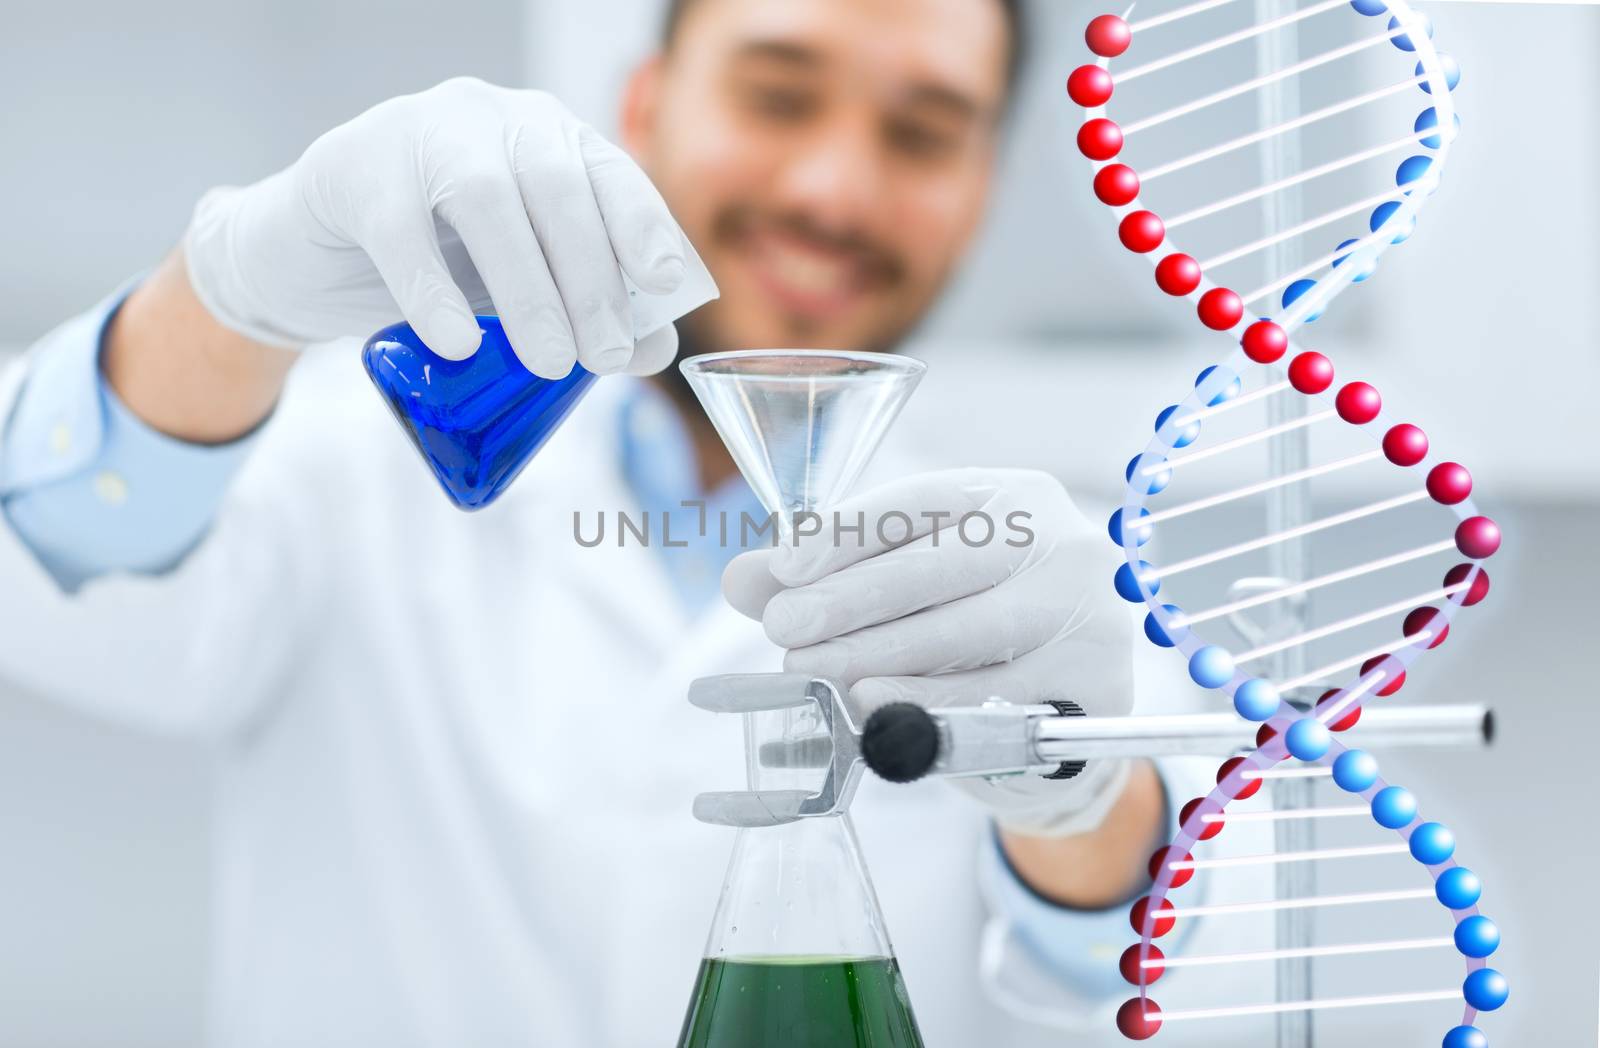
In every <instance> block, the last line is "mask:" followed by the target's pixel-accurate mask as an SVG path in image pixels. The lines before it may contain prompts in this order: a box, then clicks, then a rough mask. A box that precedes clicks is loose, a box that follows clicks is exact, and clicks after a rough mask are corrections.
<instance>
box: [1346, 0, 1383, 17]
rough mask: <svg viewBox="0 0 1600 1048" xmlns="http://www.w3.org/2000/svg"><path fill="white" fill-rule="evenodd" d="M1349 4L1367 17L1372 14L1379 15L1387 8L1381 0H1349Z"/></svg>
mask: <svg viewBox="0 0 1600 1048" xmlns="http://www.w3.org/2000/svg"><path fill="white" fill-rule="evenodd" d="M1350 6H1351V7H1353V8H1355V9H1356V10H1357V11H1359V12H1360V13H1361V14H1364V15H1366V16H1367V17H1368V18H1371V17H1372V16H1373V15H1381V14H1383V13H1384V12H1385V11H1387V10H1389V5H1388V4H1386V3H1384V2H1383V0H1350Z"/></svg>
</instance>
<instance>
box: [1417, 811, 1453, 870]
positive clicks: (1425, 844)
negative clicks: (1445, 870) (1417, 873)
mask: <svg viewBox="0 0 1600 1048" xmlns="http://www.w3.org/2000/svg"><path fill="white" fill-rule="evenodd" d="M1410 843H1411V857H1412V858H1413V859H1415V860H1417V861H1418V862H1420V863H1422V865H1424V866H1437V865H1439V864H1440V863H1441V862H1444V861H1445V860H1446V859H1448V858H1450V856H1452V855H1454V854H1455V853H1456V835H1455V834H1453V833H1451V832H1450V828H1449V827H1448V826H1446V825H1444V824H1443V823H1440V822H1425V823H1423V824H1422V825H1421V826H1418V827H1417V828H1416V829H1415V830H1412V831H1411V842H1410Z"/></svg>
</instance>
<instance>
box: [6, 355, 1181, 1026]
mask: <svg viewBox="0 0 1600 1048" xmlns="http://www.w3.org/2000/svg"><path fill="white" fill-rule="evenodd" d="M19 377H20V376H19V371H18V369H16V368H13V369H12V370H11V372H10V373H9V374H8V375H6V376H5V378H4V379H3V380H0V418H3V417H5V416H6V415H8V414H9V412H10V407H11V404H12V401H13V399H14V397H15V393H16V388H17V386H18V380H19ZM624 381H625V380H606V381H602V382H600V383H599V384H598V386H597V387H596V390H595V391H594V393H593V394H592V395H591V396H590V398H589V400H588V401H586V403H585V404H584V405H583V406H582V407H581V408H580V409H579V410H578V411H577V412H576V413H575V414H574V416H573V417H572V418H571V420H569V423H568V424H567V426H566V427H565V428H564V429H563V430H562V431H561V432H560V433H558V434H557V435H556V437H555V438H554V439H553V440H552V441H551V442H550V444H549V445H548V446H547V447H546V449H545V450H544V451H543V452H542V453H541V455H540V456H539V457H538V458H537V459H536V460H535V462H534V463H533V464H532V465H531V466H530V467H529V469H528V470H527V471H526V473H524V475H523V476H522V477H521V478H520V479H519V480H518V482H517V483H516V484H515V485H513V486H512V488H511V489H510V491H509V492H508V493H507V494H506V495H505V496H504V498H502V499H501V501H500V502H499V503H498V504H497V505H495V506H494V507H491V508H490V509H488V510H487V511H484V512H482V513H478V514H472V515H468V514H463V513H461V512H460V511H458V510H456V509H455V508H454V507H453V506H451V505H450V504H449V503H448V502H447V501H446V499H445V498H444V497H443V495H442V494H441V493H440V492H438V491H437V490H436V489H435V488H434V481H433V479H432V478H431V477H430V476H429V475H428V473H427V472H426V470H425V469H424V467H423V466H422V465H421V463H419V462H418V461H417V460H416V457H415V453H414V452H413V451H412V449H411V448H410V447H409V446H407V443H406V442H405V440H403V439H402V437H401V435H400V433H399V431H398V430H397V429H396V426H395V424H394V422H393V421H392V420H391V419H390V418H389V417H387V414H386V412H385V409H384V408H383V406H382V405H381V403H380V400H379V398H378V397H377V396H376V395H375V394H374V393H373V391H372V390H371V389H370V388H369V387H368V384H367V382H366V379H365V376H364V375H363V374H361V372H360V366H359V362H358V354H357V352H356V351H355V349H354V347H353V346H347V345H341V346H336V347H330V348H329V349H326V350H322V351H319V352H318V353H316V354H315V357H314V359H311V360H308V361H306V362H305V363H304V364H303V365H302V366H301V367H300V368H299V369H297V371H296V373H295V375H294V377H293V378H292V380H291V383H290V388H289V391H288V392H287V394H286V395H285V397H284V400H283V402H282V404H281V405H280V407H279V409H278V412H277V415H276V417H275V418H274V419H273V420H272V422H271V423H270V424H269V425H268V427H267V428H266V431H265V432H264V434H263V435H262V438H261V442H260V446H259V447H258V448H257V449H256V451H255V453H254V455H253V456H252V458H251V459H250V461H249V463H248V464H247V465H246V467H245V468H244V469H243V471H242V472H241V474H240V476H239V477H238V479H237V482H236V483H235V484H234V486H233V487H232V489H231V490H230V493H229V495H228V497H227V500H226V502H225V504H224V506H223V508H222V510H221V512H220V514H219V516H218V518H217V520H216V524H215V527H214V528H213V530H212V532H211V533H210V535H209V536H208V537H207V538H206V539H205V541H204V542H203V543H202V544H201V545H200V546H199V547H198V548H197V549H196V550H195V551H194V552H193V553H192V554H191V555H190V556H189V557H188V558H187V559H186V560H185V561H184V562H183V563H182V564H181V565H180V566H179V567H177V568H176V569H175V570H174V571H172V572H171V573H169V574H167V575H163V576H160V577H107V578H102V579H100V580H97V581H95V582H93V583H91V584H90V585H88V586H87V587H85V588H84V589H83V590H82V591H81V592H80V593H79V594H78V595H76V596H74V597H67V596H64V595H62V594H61V593H60V592H59V591H58V590H57V588H56V586H55V585H54V583H53V582H52V581H51V580H50V579H49V578H48V577H47V576H46V575H45V573H44V572H43V571H42V570H41V569H40V568H39V566H38V565H37V563H36V562H35V560H34V558H33V556H32V555H31V554H30V552H29V551H28V550H27V549H26V548H25V547H24V546H23V545H21V544H20V543H19V542H18V540H17V538H16V536H15V535H14V534H12V533H11V532H10V530H9V529H6V528H0V582H3V585H4V588H5V590H6V594H5V599H4V600H3V601H0V679H4V680H6V681H9V682H11V683H13V684H17V685H20V686H22V687H24V688H26V689H27V690H30V691H33V692H36V693H39V694H43V695H48V696H52V697H55V698H58V699H60V700H61V701H64V702H67V703H70V704H72V705H74V706H76V707H78V708H81V709H84V710H87V711H90V712H92V713H94V714H97V715H100V716H103V717H107V718H111V719H114V720H117V721H121V722H124V723H126V724H129V725H133V726H136V727H139V728H143V729H149V730H155V731H160V732H170V733H181V734H185V735H194V736H199V737H203V738H204V739H206V740H208V742H209V744H210V745H212V746H213V747H214V749H215V753H216V783H217V797H216V801H215V813H216V854H215V857H214V871H215V892H214V906H215V914H214V920H213V922H212V923H213V927H214V929H215V941H214V944H213V949H214V956H213V971H214V983H213V986H212V988H211V1000H210V1015H211V1037H210V1040H211V1042H212V1043H213V1044H215V1045H218V1046H222V1048H255V1046H263V1048H265V1046H273V1048H280V1046H294V1048H318V1046H329V1048H358V1046H366V1045H372V1046H382V1048H404V1046H409V1045H440V1046H458V1048H466V1046H472V1048H496V1046H501V1045H505V1046H521V1045H538V1046H552V1048H554V1046H560V1048H568V1046H571V1048H591V1046H592V1048H603V1046H604V1048H609V1046H615V1048H645V1046H654V1045H664V1046H670V1045H672V1044H673V1043H674V1042H675V1038H676V1036H677V1033H678V1028H679V1025H680V1023H681V1020H682V1015H683V1011H684V1008H685V1005H686V1003H687V1000H688V994H689V990H690V987H691V982H692V979H693V977H694V974H695V970H696V965H697V962H698V960H699V957H700V953H701V950H702V949H703V945H704V939H705V935H706V933H707V930H708V927H709V923H710V918H711V914H712V910H713V907H714V904H715V901H716V896H717V892H718V888H719V886H720V884H721V880H722V877H723V873H724V866H725V863H726V859H727V854H728V848H729V844H730V842H731V831H727V830H723V829H718V828H713V827H707V826H703V825H700V824H698V823H696V822H695V821H694V820H693V819H692V818H691V817H690V815H689V806H690V802H691V800H692V798H693V796H694V794H695V793H696V792H698V791H700V790H703V789H710V788H720V787H730V786H733V787H736V786H739V785H741V784H742V783H741V781H740V768H741V751H742V740H741V733H740V731H739V727H738V725H737V724H736V723H734V719H733V718H719V717H716V716H713V715H711V714H708V713H704V712H702V711H699V710H696V709H694V708H692V707H690V706H689V705H688V703H687V702H686V701H685V700H684V694H685V688H686V685H687V684H688V682H689V681H690V680H691V679H693V678H695V677H698V676H702V675H706V674H712V673H720V672H733V671H755V670H762V669H776V668H777V667H778V665H779V652H778V651H777V650H776V649H775V648H774V647H773V646H772V645H771V644H770V643H769V642H767V641H766V639H765V638H764V636H763V635H762V633H761V630H760V628H759V626H758V625H756V624H755V623H752V622H749V621H747V620H745V619H743V618H741V617H740V616H738V615H737V614H736V613H734V612H733V611H731V610H730V609H729V608H727V607H726V606H725V605H723V604H721V602H718V603H717V604H716V605H715V606H713V607H711V608H709V609H708V610H706V611H705V612H704V614H702V615H700V616H699V617H697V618H691V617H688V616H686V615H685V613H684V612H683V611H682V610H681V607H680V605H679V603H678V601H677V600H676V598H675V596H674V594H673V592H672V591H671V589H670V587H669V584H668V581H667V579H666V576H665V574H664V572H663V569H662V567H661V565H660V563H659V553H658V552H657V551H656V550H652V549H643V548H640V547H639V546H637V545H636V544H632V543H630V544H629V545H628V546H627V547H626V548H620V549H619V548H617V546H616V545H615V544H613V543H610V542H608V543H607V544H605V545H602V546H601V547H598V548H594V549H584V548H580V547H579V546H578V545H577V543H576V542H575V541H574V538H573V534H572V526H573V525H572V513H573V510H574V509H582V510H583V511H584V512H585V513H586V519H587V520H588V521H590V522H592V520H593V516H592V515H593V513H594V512H595V511H597V510H605V511H608V512H610V511H615V510H623V509H631V508H632V502H631V498H630V495H629V492H628V489H627V487H626V486H625V484H624V483H623V480H622V478H621V476H620V473H619V470H618V465H617V463H618V455H617V448H616V437H617V433H616V429H617V427H616V424H615V418H616V414H615V413H616V408H617V396H618V394H619V393H620V392H621V391H622V388H623V384H624ZM131 497H134V498H136V497H138V492H137V491H133V492H131ZM854 811H855V816H856V820H857V825H858V830H859V835H860V838H861V840H862V842H863V847H864V850H865V852H866V854H867V858H868V861H869V864H870V867H871V870H872V873H873V877H874V879H875V882H876V885H877V888H878V894H879V897H880V898H881V900H882V903H883V908H884V910H885V914H886V918H887V921H888V925H889V928H890V929H891V932H892V935H893V937H894V941H895V945H896V947H897V951H898V954H899V956H900V958H901V961H902V965H903V967H904V970H905V974H906V978H907V981H908V985H909V988H910V991H911V994H912V997H913V1001H914V1003H915V1007H916V1010H917V1013H918V1016H919V1019H920V1022H921V1026H922V1029H923V1031H924V1033H925V1035H926V1038H927V1043H928V1044H929V1045H930V1048H940V1046H943V1048H974V1046H978V1045H983V1046H986V1048H987V1046H994V1048H1004V1046H1011V1045H1018V1046H1020V1045H1027V1044H1057V1043H1059V1042H1060V1037H1061V1035H1060V1033H1059V1032H1056V1033H1052V1032H1050V1031H1048V1030H1046V1029H1043V1028H1041V1027H1038V1026H1033V1025H1030V1024H1028V1023H1026V1022H1023V1021H1020V1020H1017V1019H1014V1018H1012V1017H1010V1016H1008V1015H1007V1014H1006V1013H1005V1012H1004V1011H1003V1010H1002V1009H1000V1008H999V1007H998V1006H996V1005H995V1004H993V1003H992V1002H990V1001H989V1000H987V999H986V998H985V996H984V995H983V994H981V993H980V992H979V991H978V989H977V979H976V970H977V957H978V953H979V939H980V933H981V929H982V927H983V924H984V920H985V907H984V904H983V902H982V900H981V899H980V893H979V890H978V888H977V886H976V884H975V871H976V868H977V865H978V864H977V855H978V854H979V849H980V847H981V844H982V839H983V838H982V835H983V834H984V832H985V820H984V816H983V814H982V812H981V810H980V809H979V808H977V807H976V806H975V805H973V804H972V803H971V802H969V801H968V800H966V799H965V798H963V797H961V796H960V795H958V794H957V793H956V792H955V791H953V790H950V789H947V788H945V787H943V786H941V785H939V784H922V785H919V786H915V787H907V788H895V787H889V786H886V785H885V784H883V783H881V782H877V781H875V780H871V779H870V777H869V781H868V782H866V783H865V785H864V786H863V788H862V790H861V792H860V794H859V796H858V798H857V801H856V805H855V809H854ZM11 861H16V860H15V859H12V860H11ZM114 875H115V874H114V872H113V871H108V872H107V876H114ZM1129 941H1131V935H1130V937H1129ZM1119 946H1120V944H1119ZM1107 963H1111V960H1110V958H1108V959H1107ZM1113 1003H1114V1002H1113ZM1100 1029H1101V1030H1104V1031H1105V1040H1104V1043H1106V1044H1112V1043H1116V1035H1115V1034H1114V1033H1112V1032H1110V1031H1109V1030H1107V1029H1106V1028H1105V1027H1104V1026H1102V1027H1100ZM1100 1040H1101V1038H1100V1037H1099V1036H1095V1037H1092V1038H1086V1039H1083V1040H1079V1041H1076V1042H1075V1043H1081V1044H1091V1043H1099V1042H1100ZM1188 1043H1201V1042H1188Z"/></svg>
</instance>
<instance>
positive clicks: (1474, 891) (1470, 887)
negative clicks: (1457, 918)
mask: <svg viewBox="0 0 1600 1048" xmlns="http://www.w3.org/2000/svg"><path fill="white" fill-rule="evenodd" d="M1433 894H1434V895H1436V896H1438V897H1439V901H1440V902H1441V903H1443V904H1444V906H1445V908H1446V909H1449V910H1465V909H1466V908H1467V907H1469V906H1472V905H1474V904H1475V903H1477V901H1478V897H1479V896H1480V895H1482V894H1483V882H1482V881H1480V880H1478V875H1477V874H1475V873H1473V872H1472V871H1471V870H1469V869H1467V868H1466V867H1465V866H1452V867H1450V868H1449V869H1448V870H1446V871H1444V872H1443V873H1441V874H1439V879H1438V880H1437V881H1435V882H1434V884H1433Z"/></svg>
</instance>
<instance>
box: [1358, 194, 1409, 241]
mask: <svg viewBox="0 0 1600 1048" xmlns="http://www.w3.org/2000/svg"><path fill="white" fill-rule="evenodd" d="M1399 210H1400V201H1398V200H1386V201H1384V202H1383V203H1381V204H1379V205H1378V206H1377V207H1375V208H1373V209H1372V218H1371V219H1369V220H1368V221H1367V226H1368V227H1369V228H1370V229H1371V230H1372V231H1373V232H1374V233H1376V232H1377V231H1378V230H1380V229H1382V228H1383V226H1384V223H1386V222H1388V221H1389V219H1390V218H1391V217H1392V216H1393V215H1394V213H1395V212H1396V211H1399ZM1393 228H1395V229H1397V230H1398V231H1399V232H1397V233H1396V234H1395V237H1394V239H1393V240H1391V241H1390V243H1391V244H1400V243H1404V241H1405V239H1406V238H1407V237H1409V236H1410V235H1411V234H1412V233H1413V232H1414V231H1415V230H1416V228H1417V216H1416V215H1411V216H1410V217H1409V218H1407V219H1406V220H1405V221H1404V222H1401V223H1398V224H1396V225H1395V226H1394V227H1393Z"/></svg>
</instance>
